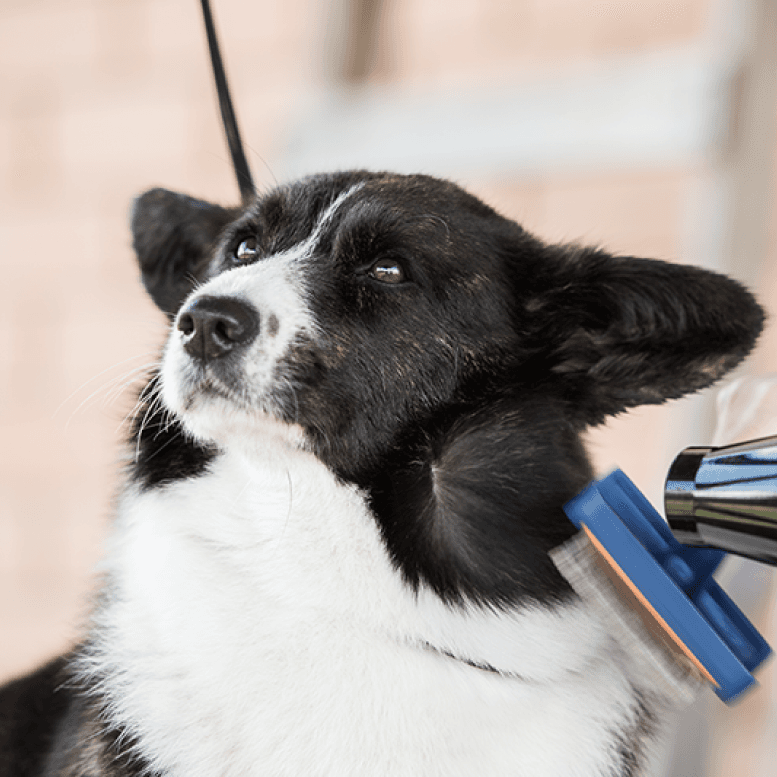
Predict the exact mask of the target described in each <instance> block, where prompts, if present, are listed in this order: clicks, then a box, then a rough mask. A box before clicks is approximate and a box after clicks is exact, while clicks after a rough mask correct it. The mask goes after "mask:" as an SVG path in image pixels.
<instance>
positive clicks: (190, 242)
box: [132, 189, 238, 316]
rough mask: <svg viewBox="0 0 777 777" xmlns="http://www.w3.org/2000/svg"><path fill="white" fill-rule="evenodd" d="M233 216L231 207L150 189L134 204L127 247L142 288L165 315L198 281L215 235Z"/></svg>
mask: <svg viewBox="0 0 777 777" xmlns="http://www.w3.org/2000/svg"><path fill="white" fill-rule="evenodd" d="M237 215H238V210H237V209H236V208H222V207H221V206H220V205H213V204H212V203H209V202H205V201H203V200H197V199H195V198H194V197H189V196H187V195H185V194H178V193H177V192H171V191H168V190H167V189H151V190H150V191H148V192H146V193H145V194H142V195H140V197H138V198H137V199H136V200H135V203H134V206H133V209H132V244H133V247H134V249H135V253H136V254H137V257H138V263H139V264H140V271H141V275H142V278H143V285H144V286H145V287H146V291H148V293H149V294H150V295H151V299H153V300H154V302H155V303H156V305H157V306H158V307H159V308H160V309H161V310H163V311H164V312H165V313H167V315H168V316H173V315H175V313H176V311H177V310H178V308H179V307H180V306H181V303H182V302H183V300H184V299H185V298H186V296H187V294H188V293H189V292H190V291H191V290H192V289H193V288H194V285H195V284H196V283H197V282H198V281H199V280H201V279H202V274H203V273H204V271H205V269H206V267H207V264H208V261H209V259H210V256H211V252H212V251H213V248H214V246H215V244H216V241H217V239H218V236H219V233H220V232H221V230H222V229H223V228H224V227H225V226H226V225H227V224H229V222H230V221H232V220H234V219H235V218H236V217H237Z"/></svg>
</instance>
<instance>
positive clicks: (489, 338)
mask: <svg viewBox="0 0 777 777" xmlns="http://www.w3.org/2000/svg"><path fill="white" fill-rule="evenodd" d="M133 232H134V243H135V248H136V251H137V254H138V257H139V260H140V265H141V269H142V274H143V281H144V284H145V286H146V288H147V290H148V291H149V293H150V294H151V296H152V298H153V299H154V301H155V302H156V303H157V305H158V306H159V307H160V308H161V309H162V310H164V311H165V312H166V313H167V314H168V315H169V316H170V318H171V320H172V328H171V333H170V338H169V341H168V343H167V347H166V351H165V357H164V364H163V367H162V370H161V379H160V380H159V382H160V385H161V396H162V398H163V401H164V404H165V405H166V407H167V408H168V409H169V410H170V411H172V413H173V414H174V416H175V423H177V424H181V425H182V426H183V427H184V428H185V430H186V431H187V432H188V434H189V439H188V442H187V445H189V446H191V451H189V453H187V452H186V451H179V452H178V454H177V455H180V456H182V457H184V458H185V457H186V456H187V455H190V454H191V455H192V456H194V457H195V459H196V456H200V457H201V459H204V457H206V456H207V455H208V454H207V453H206V452H207V451H212V450H214V449H215V448H222V449H224V448H229V447H230V446H233V445H234V446H240V445H245V444H246V443H248V444H251V441H252V440H253V439H255V438H256V437H258V436H259V435H260V434H263V433H265V432H267V431H268V430H271V432H272V433H273V434H280V435H281V436H282V437H284V438H285V443H286V444H289V445H298V446H301V447H304V448H306V449H307V450H309V451H312V452H313V453H314V454H315V455H316V456H318V457H319V458H320V459H321V460H322V461H323V462H324V463H326V464H327V465H328V466H329V467H330V468H331V469H332V470H333V471H334V472H335V473H336V474H337V475H338V477H339V478H341V479H342V480H343V481H347V482H352V483H355V484H357V485H358V486H360V487H361V488H363V489H365V492H367V493H368V494H369V497H370V499H371V504H372V506H373V509H374V511H375V514H376V516H377V517H378V520H379V522H380V525H381V529H382V532H383V535H384V537H385V538H386V540H387V543H388V546H389V549H390V551H391V553H392V556H393V557H394V559H395V561H396V562H397V564H398V566H399V567H400V568H401V570H402V572H403V573H404V574H405V576H406V578H407V579H408V580H409V581H410V582H412V583H414V584H418V583H419V582H420V581H424V582H427V583H429V584H431V585H432V586H433V588H434V589H435V590H437V591H438V593H440V594H441V595H443V596H444V597H447V598H456V597H458V596H461V595H465V596H471V597H474V598H481V599H488V600H491V601H494V600H496V601H502V600H515V599H516V598H519V597H521V596H524V595H530V596H553V595H560V594H561V593H563V591H564V585H563V583H561V582H560V579H559V578H558V577H557V575H556V574H555V570H554V569H553V568H552V565H551V564H550V562H549V561H548V560H547V557H546V552H547V550H548V549H549V548H550V547H553V546H554V545H556V544H557V543H558V542H560V541H561V540H563V539H564V538H565V536H567V535H568V533H569V532H570V530H571V529H570V526H571V525H570V524H569V522H568V521H566V519H565V518H564V517H563V514H562V513H561V505H562V504H563V503H564V501H565V500H566V499H568V498H570V497H571V496H573V495H574V494H575V493H576V492H577V491H578V490H579V489H580V488H581V487H582V486H583V485H584V484H585V482H586V481H587V480H588V479H589V478H590V475H591V473H590V469H589V466H588V464H587V459H586V456H585V453H584V451H583V449H582V447H581V445H580V442H579V439H578V435H579V433H580V431H581V430H582V429H584V428H585V427H586V426H589V425H592V424H598V423H600V422H601V421H602V420H603V419H605V418H606V417H607V416H609V415H613V414H616V413H618V412H620V411H622V410H624V409H626V408H629V407H634V406H636V405H641V404H646V403H660V402H663V401H664V400H666V399H668V398H675V397H680V396H682V395H684V394H687V393H688V392H692V391H696V390H698V389H701V388H704V387H705V386H708V385H710V384H711V383H713V382H714V381H715V380H717V379H718V378H720V377H721V376H722V375H723V374H725V373H726V372H727V371H728V370H730V369H731V368H732V367H734V366H735V365H736V364H737V363H738V362H739V361H740V360H741V359H743V358H744V356H745V355H746V354H747V353H748V351H749V350H750V349H751V348H752V346H753V344H754V342H755V340H756V338H757V336H758V334H759V332H760V329H761V326H762V321H763V315H762V311H761V309H760V308H759V307H758V305H757V304H756V303H755V301H754V300H753V298H752V297H751V296H750V294H749V293H748V292H746V291H745V290H744V289H743V288H742V287H741V286H740V285H739V284H737V283H736V282H734V281H732V280H730V279H728V278H725V277H723V276H720V275H716V274H714V273H711V272H708V271H705V270H701V269H698V268H693V267H686V266H680V265H675V264H668V263H664V262H659V261H650V260H644V259H635V258H620V257H614V256H611V255H609V254H607V253H605V252H603V251H599V250H593V249H584V248H579V247H570V246H549V245H546V244H544V243H542V242H541V241H539V240H538V239H536V238H534V237H533V236H531V235H530V234H528V233H527V232H526V231H525V230H523V229H522V228H521V227H520V226H519V225H517V224H516V223H515V222H513V221H510V220H509V219H506V218H504V217H502V216H500V215H498V214H497V213H496V212H494V211H493V210H492V209H491V208H489V207H488V206H486V205H484V204H483V203H482V202H480V201H479V200H478V199H476V198H475V197H473V196H471V195H469V194H467V193H466V192H464V191H462V190H461V189H460V188H458V187H457V186H455V185H453V184H451V183H447V182H444V181H440V180H437V179H434V178H430V177H426V176H402V175H392V174H375V173H366V172H350V173H342V174H334V175H321V176H314V177H311V178H307V179H304V180H302V181H299V182H296V183H293V184H289V185H286V186H281V187H278V188H277V189H275V190H273V191H271V192H269V193H268V194H266V195H265V196H261V197H258V198H257V200H256V201H255V202H254V203H253V204H252V205H250V206H249V207H247V208H245V209H241V210H230V209H225V208H221V207H219V206H217V205H210V204H208V203H205V202H202V201H200V200H195V199H192V198H190V197H186V196H184V195H179V194H174V193H172V192H168V191H163V190H153V191H150V192H148V193H146V194H145V195H143V196H142V197H141V198H139V200H138V201H137V203H136V206H135V211H134V215H133ZM192 451H197V453H196V455H195V454H194V453H192ZM195 470H196V462H195V464H192V469H191V471H195ZM183 471H184V472H186V471H187V470H186V467H183ZM152 480H153V478H152ZM527 569H531V570H532V578H533V579H528V580H527V575H526V574H525V572H526V570H527Z"/></svg>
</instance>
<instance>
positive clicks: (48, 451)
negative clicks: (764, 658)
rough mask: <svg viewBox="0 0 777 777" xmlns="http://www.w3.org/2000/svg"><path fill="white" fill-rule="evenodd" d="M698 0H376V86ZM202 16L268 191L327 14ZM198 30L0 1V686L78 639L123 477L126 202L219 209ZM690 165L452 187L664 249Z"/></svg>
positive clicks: (493, 77) (653, 23)
mask: <svg viewBox="0 0 777 777" xmlns="http://www.w3.org/2000/svg"><path fill="white" fill-rule="evenodd" d="M710 2H711V0H710ZM710 2H708V1H707V0H691V1H689V2H679V1H677V2H675V1H674V0H645V2H639V3H627V2H621V1H620V0H487V1H486V0H394V2H393V3H389V4H388V6H387V8H386V10H385V18H384V30H385V37H384V39H383V40H382V42H381V46H380V50H379V56H378V62H377V67H376V70H375V73H374V75H373V79H374V80H375V81H379V82H383V83H393V84H396V85H399V86H409V87H413V86H415V85H419V84H423V85H426V86H429V85H435V84H439V85H440V86H444V87H446V88H451V87H455V86H456V84H462V85H464V84H468V85H471V84H473V83H492V82H494V81H497V80H508V79H510V78H514V77H516V76H519V75H520V74H526V73H529V72H538V71H542V70H546V69H549V68H554V67H557V66H559V65H565V66H566V65H569V64H570V63H571V64H574V63H575V62H576V61H581V60H590V59H594V58H597V57H602V56H609V55H611V54H613V53H623V52H627V51H633V50H637V49H641V48H646V47H653V46H660V45H665V44H674V43H681V42H683V41H692V40H694V39H695V38H696V37H698V36H699V35H701V34H702V32H703V29H704V26H705V24H706V23H707V15H708V12H709V7H710ZM214 6H215V11H216V14H217V21H218V23H219V27H220V31H221V35H222V39H223V41H224V43H225V47H226V54H227V60H228V68H229V71H230V74H231V78H232V82H233V88H234V91H235V97H236V102H237V105H238V109H239V112H240V115H241V119H242V124H243V132H244V135H245V138H246V140H247V143H248V146H249V156H250V158H251V163H252V166H253V168H254V171H255V175H256V176H257V178H258V179H259V183H260V185H261V186H268V185H271V184H272V181H273V163H274V160H277V159H279V158H280V155H281V154H282V153H283V150H284V143H285V138H286V132H287V131H288V130H289V128H290V127H292V126H293V123H294V122H295V121H296V120H297V117H299V116H301V115H304V112H305V111H304V108H305V101H306V100H307V99H309V98H310V96H311V95H312V94H314V93H315V91H316V89H318V88H320V87H321V85H322V83H323V82H324V76H323V68H322V65H321V61H320V60H321V52H322V45H323V43H322V41H323V40H324V38H325V30H326V25H327V21H328V19H329V17H330V14H329V11H328V7H327V4H326V3H324V2H319V1H318V0H252V1H251V2H246V0H214ZM200 25H201V22H200V18H199V16H198V6H197V4H196V3H191V2H188V1H186V0H4V2H3V4H2V5H0V680H2V679H3V678H4V677H7V676H9V675H11V674H13V673H16V672H19V671H22V670H24V669H27V668H29V667H31V666H33V665H34V664H35V663H37V662H38V661H40V660H42V659H43V658H45V657H46V656H48V655H51V654H53V653H55V652H56V651H58V650H61V649H63V648H64V647H65V646H67V645H68V644H69V643H70V642H71V641H72V640H73V639H75V638H76V635H77V634H78V629H79V624H80V622H81V620H82V618H83V617H84V615H85V614H86V613H87V612H88V598H87V596H88V593H89V591H90V590H91V588H92V579H93V578H92V576H93V573H94V570H95V565H96V564H97V562H98V559H99V557H100V548H101V542H102V539H103V537H104V533H105V529H106V526H107V522H108V520H109V518H110V514H111V509H112V499H113V496H114V495H115V493H116V489H117V484H118V482H119V474H120V469H121V467H120V457H121V455H122V453H123V448H122V446H121V439H122V436H123V427H122V420H123V419H124V418H125V417H126V416H127V414H128V413H129V412H130V411H131V409H132V406H133V400H132V385H133V380H132V379H131V373H132V370H134V369H137V368H141V367H143V365H148V364H149V363H150V362H152V361H153V359H154V358H155V354H156V352H157V349H158V347H159V346H160V344H161V342H162V339H163V337H164V329H165V322H164V320H163V317H162V316H161V315H160V314H158V313H157V312H156V311H155V310H154V309H153V307H152V305H151V304H150V303H149V301H148V300H147V299H146V298H145V296H144V294H143V292H142V289H141V287H140V285H139V283H138V279H137V273H136V270H135V266H134V263H133V257H132V253H131V248H130V237H129V233H128V229H127V226H126V224H127V213H128V208H129V204H130V202H131V199H132V197H133V196H135V195H136V194H137V193H139V192H140V191H142V190H143V189H144V188H147V187H149V186H153V185H165V186H168V187H170V188H178V189H182V190H185V191H188V192H190V193H192V194H195V195H198V196H204V197H210V198H212V199H216V200H219V201H223V202H232V201H234V200H235V199H236V193H235V187H234V183H233V180H232V175H231V172H230V169H229V164H228V162H227V155H226V152H225V148H224V143H223V141H222V137H221V130H220V127H219V124H218V114H217V111H216V108H215V103H214V97H213V90H212V87H211V76H210V73H209V71H208V64H207V60H206V55H205V51H204V44H203V39H202V34H201V29H200ZM696 174H697V171H695V170H694V169H693V168H692V167H691V166H688V167H687V168H682V169H672V170H663V171H657V170H651V171H635V172H631V173H629V174H612V173H610V174H605V173H602V174H601V175H599V176H596V175H590V174H589V175H587V176H585V177H581V176H573V175H571V174H570V175H568V176H564V175H561V174H558V173H557V174H555V175H554V176H552V177H543V178H537V179H533V180H518V181H516V180H473V181H471V182H470V184H471V186H472V188H473V189H474V190H475V191H476V192H478V193H480V194H482V195H483V196H484V197H486V198H487V199H488V200H489V201H491V202H492V203H493V204H495V205H496V206H497V207H499V208H500V209H501V210H502V211H504V212H506V213H508V214H510V215H513V216H515V217H516V218H518V219H520V220H522V221H523V222H524V223H525V224H526V225H527V226H528V227H529V228H530V229H533V230H535V231H536V232H538V233H539V234H540V235H542V236H544V237H546V238H549V239H559V240H561V239H583V240H586V241H590V242H595V243H599V244H601V245H605V246H608V247H611V248H613V249H615V250H618V251H622V252H626V253H630V254H637V255H646V256H655V257H660V258H667V259H673V258H677V257H678V256H680V255H681V254H682V252H683V246H684V241H685V239H686V235H685V232H684V230H685V229H686V224H685V223H684V220H683V219H684V216H683V213H684V209H685V207H686V205H687V198H688V195H689V190H690V188H691V187H692V186H693V184H694V180H695V177H696ZM772 232H773V230H772ZM772 243H773V241H772ZM773 255H774V254H773V252H772V254H771V255H770V256H771V257H772V258H773ZM773 267H774V263H773V262H771V261H769V262H768V263H767V264H766V265H765V269H764V282H763V290H764V299H765V301H766V302H767V303H771V299H773V297H774V290H775V288H777V275H776V274H775V271H774V269H773ZM774 340H775V334H774V330H773V329H772V330H770V331H769V333H767V336H766V337H765V339H764V345H763V346H762V348H761V350H760V351H759V354H758V356H757V359H756V364H757V365H759V366H760V368H761V369H774V368H775V364H774V359H773V357H772V354H773V353H774V352H775V351H774V347H775V343H774ZM125 376H126V377H125ZM125 382H126V383H127V386H126V387H125V388H124V389H123V390H122V387H123V386H124V383H125ZM135 383H137V381H135ZM665 424H666V415H665V410H664V409H662V408H658V409H655V408H652V409H647V410H639V411H637V412H635V413H633V414H630V416H629V417H627V418H626V419H624V420H620V421H617V422H614V423H613V424H611V425H610V426H609V427H608V428H607V429H605V430H603V431H599V432H597V433H596V434H595V435H594V437H593V445H594V453H595V455H596V457H597V461H598V462H600V464H602V465H604V464H607V463H615V462H618V463H620V464H621V465H622V466H623V467H624V468H625V469H626V470H627V471H630V472H633V471H635V470H637V471H640V472H641V471H642V470H643V469H644V466H645V462H646V461H650V460H652V459H653V458H655V456H656V455H657V453H658V452H659V451H661V450H662V444H663V443H662V439H663V438H662V435H663V434H664V426H665ZM635 441H638V444H635Z"/></svg>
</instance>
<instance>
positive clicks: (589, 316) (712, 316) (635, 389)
mask: <svg viewBox="0 0 777 777" xmlns="http://www.w3.org/2000/svg"><path fill="white" fill-rule="evenodd" d="M551 251H552V252H551V255H550V256H549V257H548V259H549V261H547V262H546V263H545V264H544V266H543V267H542V268H541V269H539V271H538V272H537V273H536V274H535V276H534V278H533V280H532V281H530V282H529V284H527V285H529V286H530V287H533V291H532V292H530V294H529V296H528V298H527V296H525V295H526V290H525V288H526V287H525V286H524V291H523V292H522V296H523V299H524V300H525V314H526V315H527V316H528V319H529V327H528V329H529V331H530V332H532V333H533V337H532V339H533V341H534V345H535V348H536V351H535V352H539V353H542V356H541V360H542V362H543V363H544V365H545V369H546V370H548V371H549V372H550V374H551V375H552V376H553V377H552V378H551V382H552V383H555V384H556V385H557V386H560V388H561V390H562V393H563V394H564V395H565V396H566V398H567V399H568V400H570V402H571V405H572V406H575V407H576V408H579V410H580V412H581V414H582V417H581V418H580V420H581V421H582V422H583V423H586V424H596V423H600V422H601V421H602V420H604V418H605V417H606V416H608V415H613V414H615V413H618V412H620V411H622V410H624V409H626V408H629V407H635V406H637V405H643V404H659V403H661V402H663V401H664V400H666V399H675V398H678V397H680V396H683V395H684V394H688V393H690V392H693V391H697V390H699V389H702V388H705V387H706V386H709V385H710V384H712V383H714V382H715V381H716V380H718V379H719V378H721V377H722V376H723V375H724V374H725V373H726V372H728V371H729V370H731V369H733V368H734V367H735V366H736V365H737V364H738V363H739V362H740V361H742V359H744V358H745V356H746V355H747V354H748V353H749V351H750V350H751V349H752V347H753V345H754V344H755V341H756V339H757V338H758V335H759V334H760V332H761V329H762V327H763V323H764V312H763V310H762V309H761V307H760V306H759V305H758V303H757V302H756V301H755V299H754V298H753V296H752V295H751V294H750V293H749V292H748V291H747V290H746V289H745V288H744V287H743V286H741V285H740V284H739V283H738V282H736V281H734V280H732V279H730V278H727V277H725V276H723V275H719V274H717V273H714V272H710V271H707V270H703V269H700V268H698V267H689V266H684V265H677V264H670V263H667V262H661V261H657V260H648V259H635V258H630V257H614V256H611V255H609V254H606V253H605V252H603V251H598V250H594V249H575V248H557V249H552V250H551ZM546 374H547V372H546Z"/></svg>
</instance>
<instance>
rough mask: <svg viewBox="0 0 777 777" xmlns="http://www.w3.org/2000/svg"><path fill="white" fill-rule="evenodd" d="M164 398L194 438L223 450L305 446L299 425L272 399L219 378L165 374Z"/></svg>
mask: <svg viewBox="0 0 777 777" xmlns="http://www.w3.org/2000/svg"><path fill="white" fill-rule="evenodd" d="M162 400H163V402H164V404H165V405H166V406H167V408H168V410H170V411H172V413H173V414H174V415H175V417H176V418H177V419H178V420H179V421H180V422H181V424H182V426H183V428H184V430H185V431H186V432H187V434H189V435H190V436H191V437H192V438H193V439H194V440H196V441H197V442H199V443H202V444H204V445H215V446H217V447H218V448H221V449H222V450H242V451H244V452H251V451H254V450H257V449H265V448H266V447H267V445H268V443H280V444H282V445H284V446H287V447H292V448H304V447H305V434H304V431H303V429H302V427H301V426H300V425H299V424H295V423H289V422H288V421H284V420H283V419H282V418H280V417H279V414H276V412H274V410H273V407H272V402H270V401H264V402H254V401H249V400H247V399H244V398H243V397H241V396H239V395H237V394H236V393H234V392H232V391H230V390H229V389H228V388H227V387H224V386H222V385H220V384H219V383H218V382H217V381H212V380H208V379H199V380H194V381H191V380H190V381H180V380H174V379H169V378H167V377H166V376H163V381H162Z"/></svg>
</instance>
